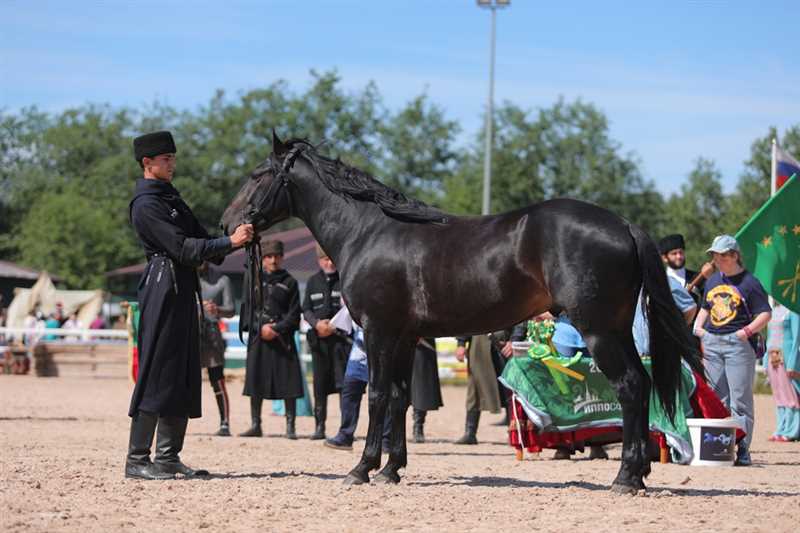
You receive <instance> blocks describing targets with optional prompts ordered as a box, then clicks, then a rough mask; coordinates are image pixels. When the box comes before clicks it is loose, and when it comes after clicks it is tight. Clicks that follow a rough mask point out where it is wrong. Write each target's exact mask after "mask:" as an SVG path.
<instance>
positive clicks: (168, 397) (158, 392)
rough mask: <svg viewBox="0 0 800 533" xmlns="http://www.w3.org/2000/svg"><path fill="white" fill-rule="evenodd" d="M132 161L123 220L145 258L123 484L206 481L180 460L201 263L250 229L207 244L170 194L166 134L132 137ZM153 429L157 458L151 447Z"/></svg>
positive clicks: (192, 380)
mask: <svg viewBox="0 0 800 533" xmlns="http://www.w3.org/2000/svg"><path fill="white" fill-rule="evenodd" d="M133 146H134V154H135V157H136V160H137V161H138V162H139V165H140V166H141V167H142V170H143V178H142V179H139V180H138V181H137V182H136V189H135V193H134V196H133V200H131V203H130V218H131V223H132V224H133V227H134V230H135V231H136V235H137V237H138V238H139V241H140V243H141V245H142V248H144V252H145V254H146V256H147V267H146V268H145V271H144V272H143V274H142V278H141V280H140V281H139V289H138V300H139V308H140V310H141V318H140V321H139V338H138V343H139V365H140V366H139V375H138V378H137V381H136V386H135V387H134V390H133V396H132V398H131V404H130V409H129V411H128V415H129V416H130V417H131V433H130V442H129V446H128V456H127V459H126V461H125V476H126V477H132V478H141V479H167V478H171V477H174V475H175V474H183V475H186V476H192V475H198V474H208V472H206V471H202V470H193V469H191V468H189V467H187V466H186V465H184V464H183V463H182V462H181V461H180V458H179V455H178V454H179V453H180V451H181V450H182V448H183V440H184V436H185V435H186V425H187V423H188V419H189V418H198V417H199V416H200V415H201V411H200V353H199V343H200V329H199V327H200V326H199V317H198V315H199V314H200V309H199V307H198V301H199V293H200V284H199V281H198V279H197V271H196V268H197V267H198V266H199V265H201V264H202V263H203V261H205V260H208V261H213V262H217V263H220V262H222V259H223V257H224V256H225V254H228V253H230V252H231V251H232V250H233V249H234V248H236V247H239V246H242V245H244V244H245V243H247V242H248V241H249V240H250V239H251V238H252V235H253V227H252V226H251V225H249V224H243V225H241V226H239V227H238V228H236V230H235V231H234V233H233V235H231V236H230V237H220V238H216V239H213V238H211V237H210V236H209V234H208V232H207V231H206V230H205V228H203V226H201V225H200V223H199V222H198V221H197V219H196V218H195V217H194V215H193V214H192V210H191V209H189V206H187V205H186V203H184V201H183V200H182V199H181V196H180V194H179V193H178V191H177V190H176V189H175V187H173V186H172V184H171V181H172V176H173V174H174V172H175V153H176V151H177V149H176V148H175V142H174V141H173V139H172V135H171V134H170V133H169V132H167V131H160V132H155V133H149V134H147V135H143V136H141V137H137V138H136V139H135V140H134V142H133ZM156 426H157V427H158V436H157V441H156V454H155V460H154V462H152V463H151V462H150V447H151V445H152V442H153V435H154V433H155V431H156Z"/></svg>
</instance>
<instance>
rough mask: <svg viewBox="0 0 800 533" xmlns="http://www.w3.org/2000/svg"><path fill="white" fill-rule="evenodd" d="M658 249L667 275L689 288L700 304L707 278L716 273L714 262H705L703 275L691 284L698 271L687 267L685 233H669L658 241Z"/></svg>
mask: <svg viewBox="0 0 800 533" xmlns="http://www.w3.org/2000/svg"><path fill="white" fill-rule="evenodd" d="M658 251H659V253H660V254H661V259H662V260H663V261H664V266H665V267H666V269H667V276H669V277H671V278H673V279H675V280H676V281H677V282H678V283H680V284H681V286H682V287H683V288H684V289H687V290H689V294H691V296H692V299H694V302H695V303H696V304H699V302H700V299H701V298H702V297H703V288H704V287H705V284H706V279H708V278H709V277H710V276H711V274H713V273H714V266H713V264H711V263H706V264H704V265H703V267H702V268H701V272H702V274H703V276H702V277H701V278H700V279H699V281H698V282H697V283H696V284H694V285H691V283H692V281H693V280H694V279H695V278H696V277H697V275H698V272H696V271H694V270H689V269H688V268H686V242H685V241H684V239H683V235H681V234H680V233H675V234H673V235H667V236H666V237H664V238H663V239H661V240H660V241H658ZM690 285H691V286H690Z"/></svg>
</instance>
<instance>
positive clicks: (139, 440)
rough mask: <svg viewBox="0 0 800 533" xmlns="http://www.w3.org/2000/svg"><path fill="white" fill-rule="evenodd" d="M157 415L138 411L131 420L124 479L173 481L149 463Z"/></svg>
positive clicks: (170, 475) (171, 476)
mask: <svg viewBox="0 0 800 533" xmlns="http://www.w3.org/2000/svg"><path fill="white" fill-rule="evenodd" d="M157 422H158V415H156V414H154V413H145V412H144V411H139V412H138V413H136V415H134V416H133V418H131V436H130V440H129V443H128V456H127V458H126V459H125V477H129V478H135V479H175V476H174V475H172V474H165V473H163V472H161V471H160V470H159V469H157V468H156V467H155V466H154V465H153V463H151V462H150V446H152V445H153V435H154V434H155V432H156V423H157Z"/></svg>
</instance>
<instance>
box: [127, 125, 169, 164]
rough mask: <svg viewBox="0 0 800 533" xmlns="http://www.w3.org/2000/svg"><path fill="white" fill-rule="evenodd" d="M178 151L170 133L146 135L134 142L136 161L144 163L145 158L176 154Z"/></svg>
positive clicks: (162, 132) (157, 132) (160, 132)
mask: <svg viewBox="0 0 800 533" xmlns="http://www.w3.org/2000/svg"><path fill="white" fill-rule="evenodd" d="M177 151H178V149H177V148H176V147H175V141H174V140H173V139H172V134H171V133H170V132H168V131H155V132H153V133H145V134H144V135H142V136H140V137H136V138H135V139H134V140H133V155H134V157H135V158H136V161H138V162H139V163H141V162H142V159H143V158H145V157H155V156H157V155H161V154H174V153H176V152H177Z"/></svg>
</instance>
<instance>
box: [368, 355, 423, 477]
mask: <svg viewBox="0 0 800 533" xmlns="http://www.w3.org/2000/svg"><path fill="white" fill-rule="evenodd" d="M393 361H394V376H395V379H394V384H393V387H392V397H391V400H390V404H389V405H390V414H391V417H392V436H391V444H390V448H389V462H387V463H386V466H384V467H383V468H382V469H381V471H380V472H379V473H378V475H376V476H375V478H374V481H375V482H377V483H380V482H384V483H399V482H400V475H399V474H398V470H400V469H401V468H404V467H405V466H406V460H407V451H406V412H407V411H408V402H409V390H410V385H411V372H412V369H413V364H414V344H413V343H400V344H399V345H398V349H397V351H396V352H395V354H394V356H393Z"/></svg>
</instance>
